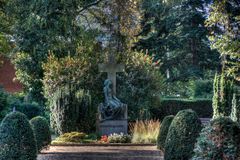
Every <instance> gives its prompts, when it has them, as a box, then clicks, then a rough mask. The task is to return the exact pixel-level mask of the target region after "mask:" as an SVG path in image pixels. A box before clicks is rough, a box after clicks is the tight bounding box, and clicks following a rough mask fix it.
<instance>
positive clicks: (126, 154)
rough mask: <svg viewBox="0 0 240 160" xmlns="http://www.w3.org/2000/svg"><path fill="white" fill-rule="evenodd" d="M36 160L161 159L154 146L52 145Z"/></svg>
mask: <svg viewBox="0 0 240 160" xmlns="http://www.w3.org/2000/svg"><path fill="white" fill-rule="evenodd" d="M37 160H163V158H162V156H161V152H160V151H159V150H157V149H156V146H52V147H50V149H49V150H44V151H43V152H42V153H41V154H40V155H39V156H38V159H37Z"/></svg>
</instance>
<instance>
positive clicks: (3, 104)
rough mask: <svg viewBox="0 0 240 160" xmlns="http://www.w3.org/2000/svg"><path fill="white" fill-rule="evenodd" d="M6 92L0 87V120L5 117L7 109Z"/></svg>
mask: <svg viewBox="0 0 240 160" xmlns="http://www.w3.org/2000/svg"><path fill="white" fill-rule="evenodd" d="M7 97H8V94H7V93H6V92H5V91H4V90H3V89H2V88H0V121H1V120H2V119H3V118H4V117H5V115H6V113H7V109H8V101H7Z"/></svg>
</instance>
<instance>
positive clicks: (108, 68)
mask: <svg viewBox="0 0 240 160" xmlns="http://www.w3.org/2000/svg"><path fill="white" fill-rule="evenodd" d="M98 68H99V71H100V72H107V74H108V79H110V80H111V81H112V83H113V95H114V96H116V77H117V74H116V73H117V72H124V70H125V67H124V65H123V64H117V63H116V62H115V58H114V55H113V54H111V55H110V56H109V57H108V62H107V63H105V64H99V65H98Z"/></svg>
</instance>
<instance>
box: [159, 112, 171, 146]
mask: <svg viewBox="0 0 240 160" xmlns="http://www.w3.org/2000/svg"><path fill="white" fill-rule="evenodd" d="M173 118H174V116H172V115H170V116H166V117H165V118H164V119H163V121H162V123H161V126H160V130H159V134H158V138H157V147H158V149H161V150H164V148H165V141H166V138H167V134H168V129H169V127H170V125H171V123H172V120H173Z"/></svg>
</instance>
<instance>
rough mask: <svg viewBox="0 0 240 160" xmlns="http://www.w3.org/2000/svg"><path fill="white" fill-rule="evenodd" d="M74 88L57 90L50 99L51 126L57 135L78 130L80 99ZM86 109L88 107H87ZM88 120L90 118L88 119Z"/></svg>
mask: <svg viewBox="0 0 240 160" xmlns="http://www.w3.org/2000/svg"><path fill="white" fill-rule="evenodd" d="M78 92H80V91H79V90H78V89H77V88H75V87H74V86H69V87H63V88H59V89H58V90H57V91H56V92H55V93H54V96H53V97H52V99H51V106H50V110H51V126H52V128H53V129H54V131H55V132H56V133H58V134H64V133H68V132H73V131H76V130H78V127H77V121H78V119H79V118H82V117H80V110H81V107H84V106H81V101H82V97H80V96H79V94H78ZM87 107H88V106H87ZM89 118H90V117H89Z"/></svg>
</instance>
